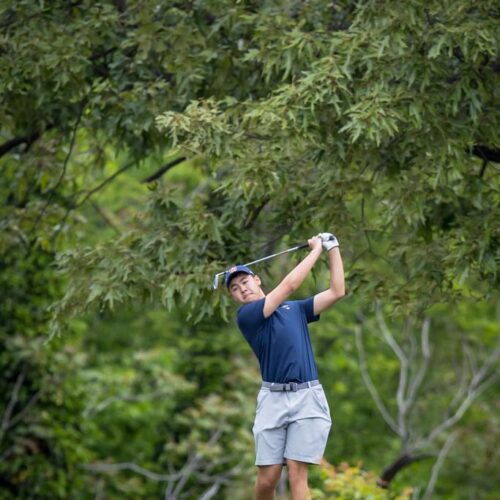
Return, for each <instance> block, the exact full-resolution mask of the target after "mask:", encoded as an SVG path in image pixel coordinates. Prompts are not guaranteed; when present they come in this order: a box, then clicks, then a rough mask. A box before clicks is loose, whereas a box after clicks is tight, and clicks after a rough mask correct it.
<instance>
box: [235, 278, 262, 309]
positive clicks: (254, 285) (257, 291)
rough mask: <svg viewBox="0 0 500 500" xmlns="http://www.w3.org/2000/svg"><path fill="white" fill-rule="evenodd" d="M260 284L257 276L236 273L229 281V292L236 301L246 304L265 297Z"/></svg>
mask: <svg viewBox="0 0 500 500" xmlns="http://www.w3.org/2000/svg"><path fill="white" fill-rule="evenodd" d="M260 285H261V281H260V278H259V277H258V276H252V275H251V274H245V273H242V274H237V275H236V276H235V277H234V278H233V279H232V280H231V282H230V283H229V292H230V294H231V297H233V299H234V300H235V301H236V302H239V303H240V304H247V303H248V302H253V301H254V300H257V299H261V298H263V297H265V295H264V292H263V291H262V288H261V287H260Z"/></svg>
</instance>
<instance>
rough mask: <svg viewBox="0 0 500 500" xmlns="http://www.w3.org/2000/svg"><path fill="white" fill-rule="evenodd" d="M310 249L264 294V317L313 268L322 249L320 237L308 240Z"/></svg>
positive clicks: (294, 288)
mask: <svg viewBox="0 0 500 500" xmlns="http://www.w3.org/2000/svg"><path fill="white" fill-rule="evenodd" d="M308 243H309V247H310V248H311V251H310V252H309V255H307V257H305V258H304V259H303V260H302V261H301V262H300V263H299V264H298V265H297V266H296V267H295V268H294V269H293V270H292V271H291V272H290V273H288V274H287V275H286V276H285V278H284V279H283V281H282V282H281V283H280V284H279V285H278V286H277V287H276V288H275V289H274V290H273V291H272V292H269V293H268V294H267V295H266V300H265V302H264V311H263V313H264V317H265V318H268V317H269V316H271V314H272V313H273V312H274V311H275V310H276V309H277V308H278V306H279V305H280V304H281V303H282V302H283V301H284V300H286V299H287V297H289V296H290V295H291V294H292V293H293V292H294V291H295V290H297V288H299V286H300V285H301V284H302V282H303V281H304V280H305V279H306V276H307V275H308V274H309V271H310V270H311V269H312V268H313V266H314V264H316V261H317V260H318V258H319V256H320V255H321V252H322V250H323V247H322V242H321V239H320V238H318V237H317V236H314V237H313V238H311V239H310V240H308Z"/></svg>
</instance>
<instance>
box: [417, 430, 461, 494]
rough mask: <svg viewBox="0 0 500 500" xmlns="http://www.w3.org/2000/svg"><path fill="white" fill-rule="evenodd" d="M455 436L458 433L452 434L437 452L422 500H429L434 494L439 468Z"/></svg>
mask: <svg viewBox="0 0 500 500" xmlns="http://www.w3.org/2000/svg"><path fill="white" fill-rule="evenodd" d="M457 436H458V432H452V433H451V434H450V435H449V436H448V438H447V439H446V442H445V443H444V445H443V447H442V448H441V450H440V451H439V455H438V457H437V459H436V462H435V463H434V465H433V467H432V473H431V478H430V480H429V483H428V484H427V488H426V490H425V493H424V496H423V497H422V498H423V500H428V499H429V498H431V497H432V494H433V493H434V488H435V486H436V482H437V478H438V476H439V472H440V471H441V467H442V466H443V463H444V460H445V458H446V456H447V455H448V452H449V451H450V448H451V447H452V446H453V443H454V442H455V440H456V438H457Z"/></svg>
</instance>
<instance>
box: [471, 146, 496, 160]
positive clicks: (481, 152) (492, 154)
mask: <svg viewBox="0 0 500 500" xmlns="http://www.w3.org/2000/svg"><path fill="white" fill-rule="evenodd" d="M472 154H473V155H474V156H478V157H479V158H481V159H482V160H485V161H492V162H494V163H500V149H493V148H490V147H488V146H483V145H481V144H476V145H475V146H474V147H473V148H472Z"/></svg>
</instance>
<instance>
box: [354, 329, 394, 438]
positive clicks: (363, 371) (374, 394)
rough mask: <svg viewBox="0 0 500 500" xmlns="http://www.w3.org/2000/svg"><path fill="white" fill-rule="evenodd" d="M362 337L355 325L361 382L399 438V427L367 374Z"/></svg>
mask: <svg viewBox="0 0 500 500" xmlns="http://www.w3.org/2000/svg"><path fill="white" fill-rule="evenodd" d="M362 335H363V334H362V328H361V326H360V325H357V326H356V327H355V329H354V338H355V340H356V347H357V349H358V358H359V368H360V370H361V376H362V377H363V381H364V383H365V385H366V387H367V389H368V391H369V392H370V395H371V397H372V399H373V401H374V402H375V404H376V405H377V408H378V410H379V411H380V413H381V415H382V417H383V418H384V420H385V421H386V423H387V425H389V427H390V428H391V429H392V430H393V432H395V433H396V434H397V435H398V436H401V432H400V430H399V427H398V426H397V424H396V422H395V421H394V419H393V418H392V417H391V415H390V414H389V411H388V410H387V408H386V406H385V404H384V402H383V401H382V398H381V397H380V395H379V393H378V391H377V389H376V388H375V385H374V384H373V381H372V379H371V377H370V374H369V372H368V365H367V362H366V354H365V349H364V346H363V339H362Z"/></svg>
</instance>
